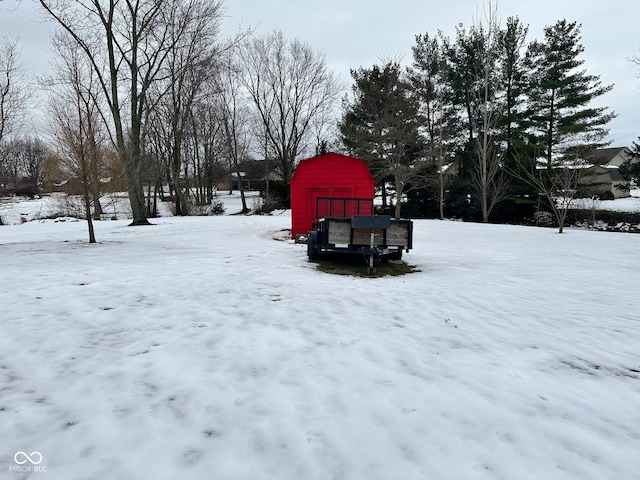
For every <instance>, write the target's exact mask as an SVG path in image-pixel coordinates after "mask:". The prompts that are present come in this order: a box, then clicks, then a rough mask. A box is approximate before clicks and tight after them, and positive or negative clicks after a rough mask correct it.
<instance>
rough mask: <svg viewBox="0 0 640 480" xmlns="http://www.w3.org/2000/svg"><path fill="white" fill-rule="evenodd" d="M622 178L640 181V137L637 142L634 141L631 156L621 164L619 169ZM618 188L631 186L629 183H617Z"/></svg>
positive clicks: (637, 182)
mask: <svg viewBox="0 0 640 480" xmlns="http://www.w3.org/2000/svg"><path fill="white" fill-rule="evenodd" d="M618 171H619V172H620V175H622V178H624V179H625V180H626V181H627V182H634V183H635V184H636V185H638V184H639V183H640V137H638V141H637V142H633V147H632V148H631V156H630V157H629V158H628V159H626V160H625V161H624V162H622V164H621V165H620V168H619V169H618ZM617 187H618V188H629V186H628V185H627V184H622V185H617Z"/></svg>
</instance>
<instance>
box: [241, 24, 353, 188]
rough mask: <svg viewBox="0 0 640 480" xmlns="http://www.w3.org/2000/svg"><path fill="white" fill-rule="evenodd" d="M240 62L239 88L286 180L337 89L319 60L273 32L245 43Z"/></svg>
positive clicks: (301, 45) (306, 47)
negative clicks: (242, 88) (246, 96)
mask: <svg viewBox="0 0 640 480" xmlns="http://www.w3.org/2000/svg"><path fill="white" fill-rule="evenodd" d="M240 58H241V59H242V61H243V63H244V85H245V87H246V89H247V91H248V93H249V96H250V98H251V100H252V102H253V105H254V107H255V108H256V110H257V112H258V115H259V118H260V124H261V127H262V128H261V130H262V131H263V132H264V133H263V135H264V136H265V140H266V143H265V145H266V147H267V148H266V150H267V152H268V154H269V156H271V157H272V158H274V159H275V161H276V164H277V168H278V170H279V173H280V175H281V177H282V180H284V181H285V182H288V181H289V180H290V179H291V175H292V174H293V170H294V168H295V164H296V162H297V160H298V159H299V158H298V157H299V155H301V154H303V153H304V152H309V151H311V150H312V146H313V145H311V144H312V142H313V138H311V137H312V135H310V134H311V133H312V128H311V127H312V124H313V121H314V119H317V118H322V117H323V116H324V115H326V113H327V112H328V111H330V110H332V109H333V107H334V102H335V101H336V99H337V97H338V95H339V93H340V90H341V89H340V86H339V83H338V81H337V79H336V77H335V75H334V74H333V73H332V72H330V71H329V70H328V69H327V66H326V63H325V60H324V56H323V55H322V54H320V53H318V52H316V51H314V50H313V49H312V48H311V47H310V46H309V45H308V44H306V43H303V42H300V41H298V40H293V41H287V40H286V39H285V38H284V36H283V35H282V32H280V31H275V32H273V33H271V34H268V35H266V36H262V37H256V38H253V39H252V40H250V41H248V42H246V43H245V44H244V47H243V48H242V51H241V54H240Z"/></svg>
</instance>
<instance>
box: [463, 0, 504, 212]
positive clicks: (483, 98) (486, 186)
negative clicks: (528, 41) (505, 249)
mask: <svg viewBox="0 0 640 480" xmlns="http://www.w3.org/2000/svg"><path fill="white" fill-rule="evenodd" d="M496 15H497V14H496V7H495V6H494V5H492V4H491V3H489V5H488V6H487V7H486V8H485V12H484V17H485V24H482V23H480V24H478V25H476V26H475V27H474V28H475V31H476V34H477V36H476V38H477V40H478V41H479V43H480V45H479V47H480V49H479V50H478V53H480V54H481V57H480V59H479V62H478V63H477V66H478V71H477V72H476V75H477V80H478V85H477V88H475V89H472V93H473V94H474V97H475V98H474V103H475V107H476V110H477V115H472V116H470V121H471V122H472V124H473V130H474V131H475V132H476V134H475V136H474V139H473V140H474V146H475V154H476V161H474V162H472V165H471V173H472V175H471V185H472V187H473V190H474V191H475V192H476V194H477V195H478V197H479V198H480V207H481V211H482V221H483V222H485V223H486V222H488V221H489V215H490V214H491V211H492V210H493V207H495V205H496V204H497V203H498V202H500V201H501V200H503V199H504V198H506V196H507V192H508V187H509V180H508V176H507V174H506V172H505V170H504V168H503V162H502V160H503V157H504V154H505V150H506V145H505V146H503V145H501V143H500V142H499V140H497V138H498V137H499V135H497V134H498V127H499V126H500V120H501V118H502V114H503V106H502V100H501V99H500V98H499V97H498V95H499V92H500V91H502V85H501V83H502V81H501V80H502V79H501V78H500V76H499V75H497V74H496V72H497V71H498V68H497V66H498V62H499V58H500V53H501V52H500V24H499V20H498V18H497V16H496Z"/></svg>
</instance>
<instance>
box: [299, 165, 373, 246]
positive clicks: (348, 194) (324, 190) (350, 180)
mask: <svg viewBox="0 0 640 480" xmlns="http://www.w3.org/2000/svg"><path fill="white" fill-rule="evenodd" d="M289 186H290V188H291V235H292V236H294V237H295V236H296V235H299V234H307V233H308V232H309V231H311V229H312V228H311V227H312V224H313V222H314V221H315V220H317V214H316V201H317V199H318V197H331V198H369V199H373V196H374V186H375V181H374V180H373V177H372V176H371V172H370V171H369V168H368V167H367V164H366V163H365V162H364V160H360V159H359V158H354V157H348V156H346V155H341V154H339V153H326V154H324V155H319V156H317V157H313V158H308V159H306V160H302V161H301V162H300V163H299V164H298V166H297V168H296V170H295V172H294V173H293V176H292V177H291V181H290V182H289ZM360 213H361V214H373V212H368V213H366V212H362V211H361V212H360ZM345 216H347V215H346V213H345Z"/></svg>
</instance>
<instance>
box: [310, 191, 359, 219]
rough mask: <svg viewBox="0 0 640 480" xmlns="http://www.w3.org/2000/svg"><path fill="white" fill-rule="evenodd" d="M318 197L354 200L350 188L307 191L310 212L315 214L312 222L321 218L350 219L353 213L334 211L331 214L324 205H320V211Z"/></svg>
mask: <svg viewBox="0 0 640 480" xmlns="http://www.w3.org/2000/svg"><path fill="white" fill-rule="evenodd" d="M318 197H332V198H340V197H342V198H352V197H353V189H352V188H350V187H341V188H312V189H309V190H308V191H307V201H308V203H307V205H309V210H310V211H311V212H312V213H313V215H312V217H313V219H312V222H314V221H316V220H318V219H319V218H324V217H329V216H332V217H350V216H351V215H353V213H350V212H344V211H335V208H334V211H332V212H329V211H325V209H323V208H322V207H323V205H322V203H321V204H320V206H319V207H320V208H319V211H316V210H317V209H318Z"/></svg>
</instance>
